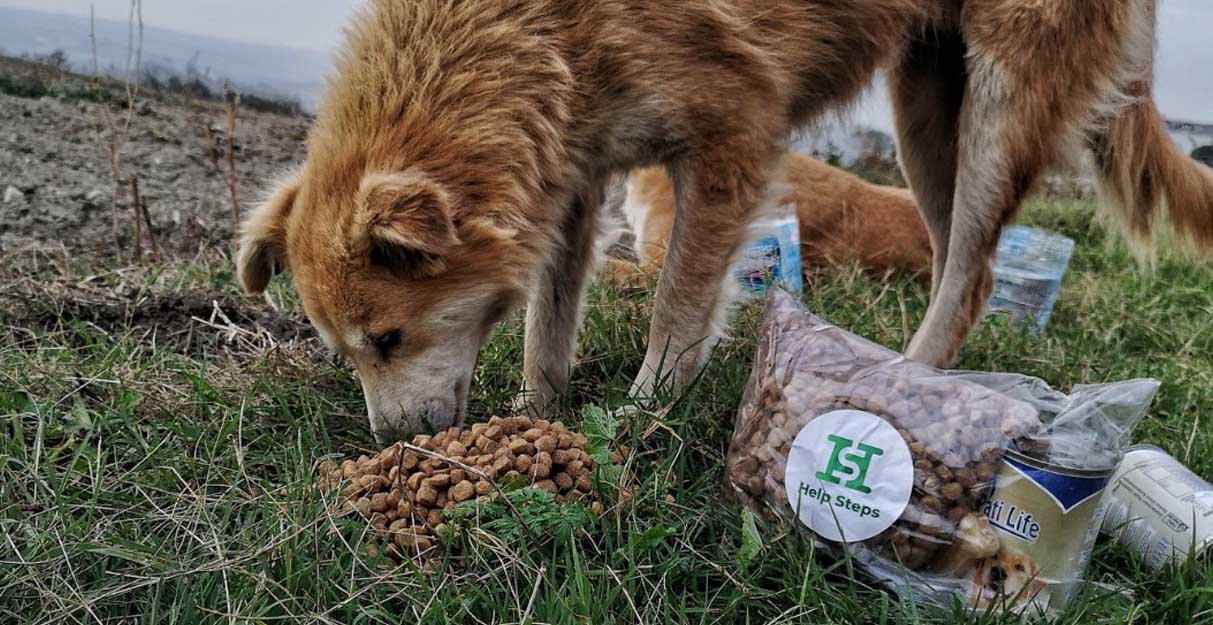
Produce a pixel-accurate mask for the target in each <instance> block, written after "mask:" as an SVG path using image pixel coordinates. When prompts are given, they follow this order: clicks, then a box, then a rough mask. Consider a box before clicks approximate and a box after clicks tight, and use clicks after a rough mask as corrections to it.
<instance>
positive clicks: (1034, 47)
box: [907, 0, 1140, 366]
mask: <svg viewBox="0 0 1213 625" xmlns="http://www.w3.org/2000/svg"><path fill="white" fill-rule="evenodd" d="M1135 6H1136V5H1135V3H1134V2H1133V1H1132V0H1110V1H1109V2H1105V3H1086V2H1083V3H1049V4H1044V3H1041V4H1030V5H1027V4H1024V3H1022V2H1019V1H1018V0H976V1H974V2H970V3H969V4H967V5H966V6H965V16H966V17H965V18H964V19H965V21H964V23H963V24H962V32H963V33H964V41H965V43H966V46H967V50H966V56H965V59H966V67H967V69H968V73H967V84H966V86H965V95H964V101H963V104H962V105H961V113H960V127H959V144H958V145H959V149H958V151H957V155H958V170H957V176H956V194H955V197H954V199H953V212H952V223H951V228H950V236H949V240H948V252H947V260H946V263H945V266H944V271H943V275H942V276H941V277H940V279H939V288H938V289H937V293H936V294H935V297H933V298H932V299H931V305H930V306H929V307H928V309H927V315H926V319H925V320H924V321H923V324H922V326H921V327H920V328H919V329H918V332H917V334H915V336H914V339H913V340H912V341H911V342H910V347H909V349H908V351H907V355H908V356H910V357H911V358H914V359H916V360H920V361H923V362H926V363H930V364H933V365H936V366H947V365H949V364H951V362H952V360H953V358H954V357H955V356H956V353H957V351H959V348H960V345H961V344H962V343H963V342H964V340H965V338H966V337H967V336H968V334H969V332H970V330H971V329H972V327H973V325H974V324H975V323H976V321H977V319H978V317H979V316H980V315H981V314H982V313H983V312H984V309H985V302H986V299H987V297H988V296H989V292H990V290H991V288H992V277H991V271H990V260H991V257H992V256H993V253H994V251H995V249H996V248H997V245H998V237H999V234H1000V233H1001V231H1002V227H1003V225H1004V224H1007V223H1009V222H1011V221H1012V220H1013V219H1014V218H1015V216H1016V214H1017V212H1018V210H1019V206H1020V204H1021V203H1022V201H1023V199H1024V197H1025V196H1026V195H1027V194H1028V192H1029V191H1031V189H1032V187H1033V184H1034V183H1035V181H1036V179H1037V178H1038V177H1039V175H1040V174H1041V172H1042V171H1043V170H1044V169H1045V168H1046V167H1048V166H1050V165H1052V164H1053V162H1054V161H1056V160H1057V159H1058V157H1059V156H1060V155H1061V154H1062V153H1063V152H1064V151H1065V150H1064V149H1066V148H1070V147H1071V145H1072V144H1073V143H1074V142H1076V141H1078V140H1080V138H1081V136H1082V135H1083V134H1084V131H1085V127H1086V126H1087V125H1089V124H1092V123H1093V122H1094V120H1095V119H1096V117H1097V115H1098V113H1099V111H1100V109H1101V108H1102V107H1106V106H1108V105H1109V102H1111V101H1114V96H1115V94H1114V91H1115V88H1116V87H1115V85H1116V78H1117V77H1118V75H1119V72H1121V71H1123V68H1124V67H1125V66H1126V65H1127V64H1128V63H1129V62H1128V61H1127V60H1126V59H1127V58H1128V57H1129V56H1130V54H1131V53H1132V52H1133V49H1134V48H1135V47H1136V46H1135V45H1133V42H1132V41H1131V39H1132V37H1131V35H1132V32H1133V31H1134V30H1136V26H1135V22H1137V21H1140V18H1138V17H1136V16H1135V14H1134V12H1133V9H1134V8H1135ZM1008 23H1014V24H1016V27H1014V28H1008V27H1007V26H1006V24H1008ZM1080 34H1081V36H1080ZM1045 62H1048V63H1049V64H1050V66H1051V67H1050V69H1042V64H1043V63H1045Z"/></svg>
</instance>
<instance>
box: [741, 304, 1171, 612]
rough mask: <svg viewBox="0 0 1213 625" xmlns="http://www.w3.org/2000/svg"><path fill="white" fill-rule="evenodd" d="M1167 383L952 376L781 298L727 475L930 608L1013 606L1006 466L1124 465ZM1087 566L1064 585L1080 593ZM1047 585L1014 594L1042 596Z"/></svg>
mask: <svg viewBox="0 0 1213 625" xmlns="http://www.w3.org/2000/svg"><path fill="white" fill-rule="evenodd" d="M1156 387H1157V383H1156V382H1154V381H1152V380H1144V381H1134V382H1128V383H1123V384H1113V385H1102V386H1098V387H1080V388H1079V389H1076V392H1075V393H1074V394H1072V395H1066V394H1063V393H1060V392H1057V391H1055V390H1053V389H1051V388H1049V387H1048V385H1047V384H1045V383H1044V382H1042V381H1040V380H1037V379H1034V378H1030V377H1026V376H1019V375H1013V374H996V373H978V372H948V371H940V370H938V369H934V368H932V367H929V366H926V365H923V364H920V363H916V362H912V361H909V360H906V359H905V358H904V357H902V356H901V355H899V354H897V353H896V352H893V351H891V350H889V349H886V348H884V347H882V346H880V345H877V344H875V343H872V342H870V341H867V340H865V339H863V338H861V337H858V336H855V335H853V334H850V333H848V332H846V331H844V330H841V329H839V328H837V327H834V326H833V325H831V324H829V323H828V322H826V321H825V320H823V319H821V318H819V317H815V316H813V315H811V314H809V313H808V312H807V311H805V310H804V309H803V308H802V307H801V305H800V304H799V302H798V301H797V300H796V299H795V298H794V297H792V296H791V295H789V294H787V293H786V292H782V291H779V290H774V291H772V292H771V293H770V294H769V296H768V299H767V309H766V315H765V319H764V322H763V331H762V339H761V343H760V346H759V350H758V354H757V356H756V360H755V365H754V369H753V373H752V375H751V379H750V382H749V384H748V386H747V390H746V393H745V397H744V399H743V402H742V405H741V407H740V409H739V411H738V415H737V420H736V424H735V432H734V437H733V441H732V444H731V446H730V449H729V454H728V460H727V463H726V479H727V480H728V483H729V485H730V486H731V487H732V491H733V492H734V493H735V494H736V495H737V497H738V498H739V499H740V500H741V501H742V502H743V503H745V504H746V505H748V506H750V507H751V508H753V509H754V510H756V511H758V512H760V513H765V514H768V515H773V516H778V517H783V518H785V519H788V520H794V522H795V523H796V524H797V525H798V526H800V527H801V528H804V529H805V530H806V531H808V532H809V534H810V536H811V537H812V538H813V539H815V540H818V541H819V542H820V543H821V544H822V545H824V546H826V547H827V548H828V550H829V551H831V552H833V553H836V554H841V553H842V552H843V550H844V549H845V550H846V552H847V553H849V555H850V557H851V558H852V559H853V561H854V562H855V563H856V564H857V566H858V569H859V570H860V571H862V572H864V573H866V574H867V575H869V576H871V577H874V578H876V579H878V580H880V581H883V582H886V583H887V584H889V585H890V586H893V587H894V588H896V589H898V590H900V591H904V592H907V593H909V594H911V595H912V596H914V597H915V598H916V599H919V600H922V601H925V602H931V601H938V602H947V601H950V600H951V598H952V597H953V596H960V597H962V598H964V599H965V600H966V601H968V602H969V603H970V604H971V605H975V606H984V605H987V604H989V603H991V602H992V601H996V600H1000V599H1001V598H1000V597H998V596H996V595H999V594H1001V592H1002V590H1001V586H999V588H998V589H997V590H998V592H993V591H992V589H991V586H992V585H993V583H992V582H990V581H988V580H989V579H991V578H998V579H997V581H998V583H999V584H1002V583H1003V582H1004V581H1005V580H1004V578H1006V577H1007V575H1006V574H1009V573H1008V571H1002V570H1001V569H999V570H997V571H996V570H994V568H996V567H999V566H1002V565H1000V564H998V563H997V562H996V560H997V558H998V557H999V556H1000V555H1006V554H1003V553H1001V552H1000V549H1002V547H1001V546H1002V545H1003V544H1005V543H1006V542H1007V541H1006V540H1004V537H1003V536H1001V534H1002V533H1003V532H1002V530H1007V529H1008V527H1009V523H1010V521H1009V520H1008V519H998V518H995V516H992V515H991V514H990V513H996V512H997V510H992V509H991V504H992V501H991V494H992V493H993V492H994V491H995V489H996V487H997V486H999V485H1000V484H998V481H999V478H998V476H999V475H1000V473H1007V472H1008V471H1009V469H1008V467H1011V466H1012V465H1014V462H1013V461H1012V460H1008V459H1006V458H1005V457H1006V456H1007V455H1008V454H1013V455H1014V456H1015V457H1016V458H1030V459H1031V461H1032V462H1037V463H1043V464H1045V465H1046V466H1050V467H1052V466H1053V464H1049V463H1055V464H1059V465H1063V466H1066V467H1069V468H1071V469H1076V470H1089V469H1099V470H1108V469H1110V468H1114V467H1115V465H1116V463H1117V462H1118V461H1119V457H1120V456H1119V449H1120V446H1121V445H1122V444H1124V443H1126V442H1127V438H1128V435H1129V433H1131V430H1132V427H1133V425H1135V424H1136V422H1137V420H1138V419H1140V417H1141V415H1142V414H1143V413H1144V410H1145V408H1146V406H1148V404H1149V401H1150V399H1151V398H1152V396H1153V392H1154V390H1155V388H1156ZM1092 464H1094V465H1098V466H1092ZM1045 481H1047V480H1045ZM1003 482H1006V479H1005V478H1003ZM1046 498H1047V497H1046ZM1097 498H1098V497H1097V495H1096V499H1097ZM1011 508H1012V509H1013V510H1019V508H1016V507H1015V506H1011ZM1063 516H1064V515H1063ZM1013 520H1015V521H1016V522H1019V521H1020V519H1019V517H1014V519H1013ZM992 521H993V522H992ZM1061 523H1062V524H1065V525H1075V527H1064V528H1061V527H1057V528H1054V527H1048V528H1045V530H1046V531H1045V534H1047V536H1048V537H1050V538H1052V537H1055V536H1056V535H1057V534H1058V533H1060V532H1063V531H1065V532H1072V533H1075V534H1077V536H1078V539H1079V541H1080V542H1082V541H1084V540H1085V536H1086V535H1087V531H1088V527H1089V526H1091V524H1092V523H1094V524H1095V525H1098V520H1097V519H1090V518H1088V519H1085V520H1083V521H1082V522H1081V523H1076V522H1073V521H1072V520H1063V521H1062V522H1061ZM1004 525H1005V526H1006V527H1004ZM1078 525H1081V527H1078ZM1012 529H1014V528H1012ZM1087 553H1089V549H1087ZM1085 564H1086V562H1085V560H1083V561H1081V562H1079V563H1070V564H1069V565H1068V566H1075V565H1081V566H1085ZM1038 573H1040V572H1038ZM1048 573H1049V574H1050V575H1052V574H1053V572H1052V571H1048ZM1081 573H1082V571H1081V570H1078V571H1077V572H1072V573H1070V574H1067V575H1063V576H1062V577H1061V579H1054V578H1050V583H1057V584H1060V585H1061V586H1067V585H1071V584H1072V582H1074V581H1076V580H1078V579H1080V578H1081ZM1035 576H1036V574H1033V577H1035ZM1040 576H1041V577H1042V578H1043V577H1044V575H1043V574H1042V575H1040ZM1031 581H1032V583H1030V584H1028V583H1025V584H1023V585H1022V586H1023V587H1022V588H1021V587H1012V588H1009V589H1008V591H1009V592H1015V593H1018V594H1020V595H1023V594H1025V592H1028V591H1032V592H1036V591H1039V590H1041V589H1042V586H1041V585H1040V584H1037V583H1036V580H1035V579H1033V580H1031ZM1011 585H1012V586H1014V584H1011ZM1044 594H1046V595H1047V594H1048V593H1044ZM1059 596H1060V595H1059ZM1012 603H1015V604H1016V605H1025V604H1027V603H1029V601H1028V599H1026V598H1024V597H1022V596H1020V597H1016V598H1014V601H1013V602H1012ZM1038 605H1041V604H1039V603H1038ZM1043 605H1045V606H1046V607H1047V606H1049V605H1052V606H1054V607H1055V606H1056V605H1059V603H1052V604H1050V603H1049V602H1047V601H1046V602H1045V603H1044V604H1043Z"/></svg>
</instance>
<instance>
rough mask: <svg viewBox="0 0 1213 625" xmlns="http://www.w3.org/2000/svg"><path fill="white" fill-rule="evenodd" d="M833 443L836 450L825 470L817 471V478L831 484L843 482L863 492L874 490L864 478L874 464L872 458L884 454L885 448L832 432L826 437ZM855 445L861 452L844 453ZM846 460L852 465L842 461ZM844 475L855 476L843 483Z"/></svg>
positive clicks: (845, 485)
mask: <svg viewBox="0 0 1213 625" xmlns="http://www.w3.org/2000/svg"><path fill="white" fill-rule="evenodd" d="M826 438H827V440H829V441H830V442H831V443H834V452H833V453H831V454H830V462H829V464H827V465H826V470H825V471H818V472H817V479H819V480H823V481H826V482H829V483H831V484H842V485H843V486H844V487H846V488H849V489H851V490H853V491H857V492H860V493H863V494H865V495H866V494H868V493H870V492H872V489H871V488H868V487H867V486H865V485H864V483H863V482H864V480H865V479H866V478H867V477H868V467H869V466H871V464H872V458H873V457H875V456H881V455H884V450H883V449H880V448H879V447H872V446H871V445H864V444H863V443H859V444H858V445H856V444H855V441H853V440H851V439H849V438H843V437H841V436H838V435H837V434H831V435H829V436H827V437H826ZM851 447H855V448H856V449H858V450H859V453H848V454H843V452H844V451H846V450H848V449H850V448H851ZM843 460H846V461H847V462H848V463H850V464H851V465H852V466H847V465H844V464H843V463H842V461H843ZM839 474H841V475H842V476H843V477H850V476H854V477H853V478H852V479H851V480H849V481H847V483H845V484H843V482H842V478H841V477H839Z"/></svg>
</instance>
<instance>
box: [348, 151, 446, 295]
mask: <svg viewBox="0 0 1213 625" xmlns="http://www.w3.org/2000/svg"><path fill="white" fill-rule="evenodd" d="M357 210H358V213H357V217H356V218H355V230H354V236H355V239H356V241H355V242H356V243H360V244H362V245H363V246H365V247H364V249H365V250H366V252H367V253H369V254H370V256H371V262H373V263H375V264H379V265H383V266H387V267H389V268H391V269H393V270H397V271H404V272H407V273H412V274H422V275H424V274H431V273H434V272H437V271H440V270H441V268H442V267H443V262H444V259H445V257H446V255H447V253H448V252H449V251H450V250H451V248H453V247H454V246H456V245H458V243H459V238H458V236H457V235H456V231H455V221H454V217H453V207H452V206H451V199H450V196H449V194H448V193H447V192H446V190H445V189H444V188H443V187H442V185H441V184H439V183H438V182H437V181H435V180H433V179H432V178H430V177H428V176H426V175H425V174H423V173H421V172H418V171H416V170H412V169H410V170H408V171H405V172H402V173H369V174H366V175H365V176H364V177H363V179H362V184H361V185H360V186H359V188H358V209H357Z"/></svg>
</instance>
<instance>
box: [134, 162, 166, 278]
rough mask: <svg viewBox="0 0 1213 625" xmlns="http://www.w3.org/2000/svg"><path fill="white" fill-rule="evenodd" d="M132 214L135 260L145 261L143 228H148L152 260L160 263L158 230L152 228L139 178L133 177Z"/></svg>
mask: <svg viewBox="0 0 1213 625" xmlns="http://www.w3.org/2000/svg"><path fill="white" fill-rule="evenodd" d="M131 212H132V213H133V219H134V222H133V227H132V230H133V232H134V235H135V260H142V259H143V232H142V229H141V226H146V227H147V238H148V241H149V242H150V243H151V245H152V260H153V261H154V262H156V263H160V261H161V260H162V255H161V254H160V243H159V242H158V241H157V240H156V229H155V228H154V227H153V226H152V216H151V215H149V214H148V212H147V199H146V198H144V197H143V194H141V193H139V176H137V175H135V176H131Z"/></svg>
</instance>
